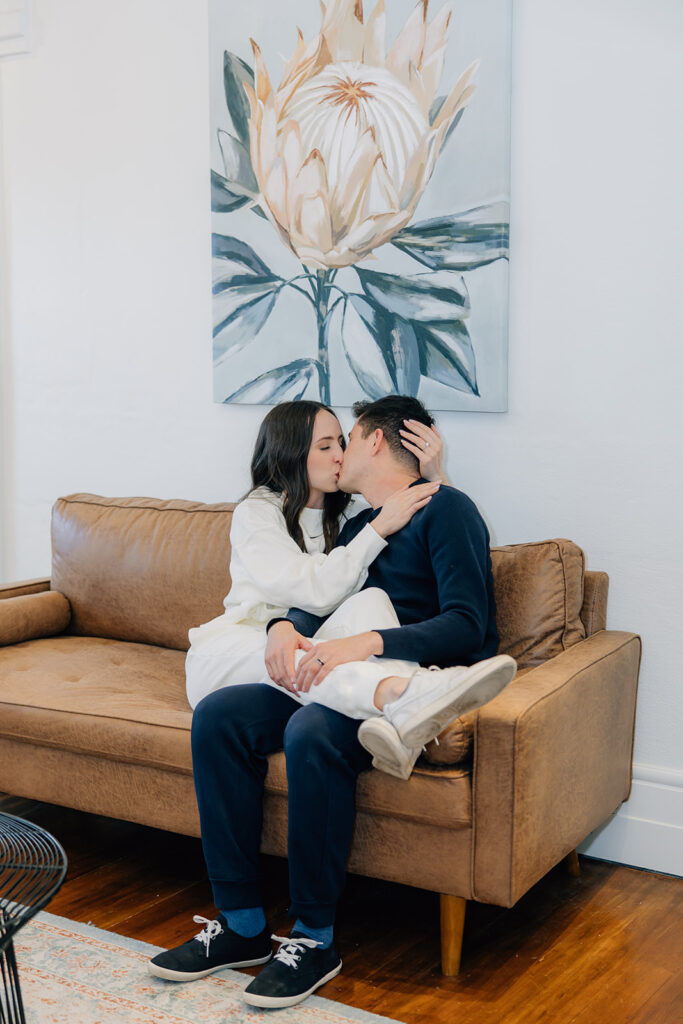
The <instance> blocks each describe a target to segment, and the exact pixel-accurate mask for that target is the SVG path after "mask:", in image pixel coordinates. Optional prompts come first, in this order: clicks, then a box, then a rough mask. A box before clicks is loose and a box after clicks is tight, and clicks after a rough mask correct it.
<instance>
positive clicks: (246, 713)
mask: <svg viewBox="0 0 683 1024" xmlns="http://www.w3.org/2000/svg"><path fill="white" fill-rule="evenodd" d="M358 725H359V723H358V721H357V720H356V719H353V718H348V717H347V716H346V715H342V714H340V713H339V712H338V711H332V710H331V709H330V708H325V707H322V706H321V705H319V704H309V705H307V706H306V707H303V706H302V705H301V704H299V702H298V701H296V700H294V699H293V698H292V697H290V696H289V694H288V693H287V691H286V690H279V689H276V688H275V687H273V686H268V685H267V684H265V683H247V684H245V685H244V686H226V687H224V688H223V689H221V690H216V691H215V692H214V693H210V694H209V695H208V696H207V697H205V698H204V699H203V700H202V701H200V703H199V704H198V705H197V707H196V708H195V712H194V717H193V719H192V762H193V766H194V780H195V789H196V792H197V802H198V804H199V816H200V820H201V826H202V843H203V847H204V858H205V860H206V865H207V868H208V872H209V878H210V880H211V885H212V888H213V897H214V902H215V904H216V906H217V907H218V908H219V909H220V910H239V909H243V908H246V907H258V906H262V903H263V898H262V892H261V877H260V869H259V845H260V839H261V823H262V816H263V784H264V780H265V777H266V771H267V768H268V761H267V755H268V754H270V753H272V752H273V751H274V750H280V749H282V748H284V751H285V757H286V760H287V785H288V790H289V828H288V858H289V881H290V897H291V907H290V914H291V915H292V917H295V918H296V917H299V918H301V920H302V921H303V922H304V923H305V924H307V925H309V926H310V927H312V928H324V927H326V926H328V925H331V924H333V923H334V917H335V911H336V907H337V902H338V900H339V897H340V894H341V891H342V888H343V885H344V878H345V871H346V860H347V857H348V853H349V847H350V845H351V835H352V832H353V822H354V817H355V793H356V779H357V778H358V774H359V773H360V772H361V771H363V770H364V769H366V768H369V767H370V765H371V763H372V758H371V755H370V754H368V752H367V751H366V750H364V749H363V747H361V745H360V743H359V742H358V738H357V734H358Z"/></svg>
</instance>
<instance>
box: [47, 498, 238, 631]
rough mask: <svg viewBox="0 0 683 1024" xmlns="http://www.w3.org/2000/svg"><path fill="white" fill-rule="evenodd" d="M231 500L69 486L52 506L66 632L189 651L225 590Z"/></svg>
mask: <svg viewBox="0 0 683 1024" xmlns="http://www.w3.org/2000/svg"><path fill="white" fill-rule="evenodd" d="M234 507H235V506H234V504H220V505H202V504H200V503H198V502H191V501H160V500H157V499H153V498H102V497H99V496H98V495H95V494H71V495H69V496H68V497H65V498H60V499H59V500H58V501H57V502H56V504H55V506H54V508H53V510H52V589H53V590H59V591H61V593H62V594H64V595H65V597H67V598H68V599H69V602H70V604H71V626H70V629H69V632H71V633H74V634H76V635H78V636H100V637H109V638H113V639H116V640H129V641H132V642H137V643H146V644H157V645H158V646H160V647H170V648H175V649H176V650H187V647H188V639H187V632H188V630H189V629H190V628H191V627H192V626H198V625H200V624H201V623H202V622H207V621H208V620H209V619H212V618H214V617H215V616H216V615H220V614H221V612H222V611H223V603H222V602H223V598H224V597H225V595H226V594H227V592H228V590H229V589H230V571H229V568H230V523H231V520H232V509H233V508H234Z"/></svg>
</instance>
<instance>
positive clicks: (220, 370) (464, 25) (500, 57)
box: [207, 0, 511, 412]
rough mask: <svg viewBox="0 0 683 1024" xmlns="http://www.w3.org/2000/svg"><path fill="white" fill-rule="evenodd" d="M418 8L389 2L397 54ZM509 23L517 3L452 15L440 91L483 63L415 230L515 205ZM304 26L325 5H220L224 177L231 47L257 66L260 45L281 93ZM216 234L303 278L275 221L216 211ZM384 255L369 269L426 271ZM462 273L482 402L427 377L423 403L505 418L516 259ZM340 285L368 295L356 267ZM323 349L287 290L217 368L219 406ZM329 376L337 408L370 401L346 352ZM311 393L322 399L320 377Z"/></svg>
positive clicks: (307, 33) (494, 1) (304, 308)
mask: <svg viewBox="0 0 683 1024" xmlns="http://www.w3.org/2000/svg"><path fill="white" fill-rule="evenodd" d="M365 6H366V17H367V12H368V11H370V10H371V9H372V0H370V3H368V0H366V4H365ZM414 6H415V4H414V2H413V0H387V51H388V50H389V49H390V48H391V45H392V43H393V41H394V39H395V38H396V35H397V34H398V32H399V31H400V29H401V27H402V26H403V25H404V24H405V22H406V20H407V18H408V17H409V15H410V14H411V12H412V11H413V9H414ZM442 6H443V5H442V3H440V2H439V0H436V2H435V0H432V3H431V4H430V11H429V20H431V19H432V18H433V17H434V16H435V15H436V14H437V12H438V11H439V10H440V9H441V7H442ZM510 23H511V0H459V2H458V3H457V7H456V9H454V11H453V16H452V18H451V23H450V27H449V32H448V47H447V51H446V60H445V66H444V73H443V76H442V79H441V83H440V86H439V89H438V94H439V95H442V94H448V93H449V92H450V90H451V89H452V87H453V85H454V84H455V82H456V81H457V79H458V77H459V76H460V74H461V73H462V72H463V71H464V70H465V68H466V67H468V66H469V64H470V63H471V62H472V61H473V60H475V59H476V58H480V59H481V65H480V68H479V70H478V72H477V75H476V78H475V82H476V85H477V90H476V92H475V94H474V96H473V97H472V99H471V100H470V102H469V104H468V106H467V108H466V110H465V112H464V115H463V117H462V119H461V121H460V123H459V124H458V126H457V128H456V130H455V132H454V133H453V135H452V137H451V139H450V140H449V142H448V143H447V145H446V146H445V147H444V149H443V150H442V152H441V155H440V157H439V159H438V161H437V163H436V167H435V170H434V173H433V175H432V178H431V180H430V182H429V184H428V186H427V188H426V190H425V193H424V195H423V196H422V199H421V200H420V203H419V205H418V208H417V211H416V213H415V215H414V217H413V220H412V222H411V223H415V222H416V221H423V220H426V219H427V218H430V217H435V216H437V215H444V214H450V213H455V212H458V211H461V210H465V209H467V208H469V207H473V206H479V205H482V204H485V203H489V202H492V201H495V200H498V199H508V198H509V149H510V144H509V123H510V117H509V105H510ZM297 26H298V27H300V28H301V29H302V31H303V33H304V37H305V39H306V42H309V41H310V39H311V38H312V37H313V36H314V35H315V34H316V33H317V32H318V31H319V28H320V8H319V6H318V3H317V2H316V0H292V2H290V3H287V4H283V5H280V4H273V3H272V0H250V2H249V3H248V4H244V5H236V4H234V3H232V2H231V0H210V69H211V71H210V75H211V126H212V139H211V166H212V168H214V169H216V170H218V171H222V166H223V163H222V157H221V152H220V149H219V146H218V141H217V137H216V130H217V129H219V128H221V129H224V130H227V131H232V127H231V121H230V115H229V114H228V110H227V106H226V103H225V94H224V86H223V52H224V50H226V49H227V50H230V51H232V52H233V53H235V54H237V56H239V57H241V58H242V59H243V60H244V61H245V62H246V63H247V64H249V65H250V66H252V67H253V55H252V51H251V46H250V43H249V39H250V37H251V38H253V39H254V40H255V41H256V42H257V43H258V45H259V46H260V48H261V50H262V52H263V56H264V59H265V62H266V66H267V68H268V72H269V74H270V77H271V81H272V82H273V85H274V86H277V83H278V82H279V79H280V76H281V73H282V69H283V67H284V61H285V60H288V59H289V58H290V57H291V55H292V53H293V50H294V47H295V43H296V28H297ZM212 230H213V231H214V232H216V233H218V234H223V235H233V236H235V237H237V238H240V239H242V240H244V241H245V242H247V243H248V244H249V245H250V246H252V248H253V249H254V250H255V251H256V252H257V253H258V255H259V256H260V257H261V259H263V260H264V262H265V263H266V264H267V265H268V266H269V268H270V269H271V270H273V271H274V272H275V273H277V274H280V275H282V276H283V277H285V278H287V277H292V276H294V275H295V274H297V273H299V272H300V271H301V264H300V262H299V261H298V260H297V258H296V256H294V254H293V253H291V252H290V251H289V250H288V249H287V248H286V247H285V246H284V245H283V244H282V242H281V241H280V239H279V238H278V236H277V235H276V233H275V230H274V229H273V227H272V226H271V225H270V223H269V222H268V221H266V220H263V219H262V218H260V217H258V216H256V214H254V213H253V212H251V211H249V210H245V209H241V210H238V211H236V212H234V213H212ZM207 244H208V240H207ZM375 256H376V259H374V260H373V259H370V260H365V261H364V262H363V263H362V264H361V266H365V267H367V268H368V269H373V270H380V271H382V272H388V273H397V274H415V273H420V272H424V271H425V270H426V269H427V268H425V267H423V266H421V265H420V264H419V263H417V262H416V261H415V260H414V259H412V258H411V257H409V256H407V255H405V254H403V253H401V252H399V250H398V249H396V248H395V247H394V246H392V245H391V244H387V245H384V246H382V247H381V248H379V249H377V250H375ZM464 277H465V281H466V284H467V287H468V289H469V292H470V298H471V304H472V310H471V314H470V316H469V318H468V320H467V323H468V327H469V331H470V335H471V338H472V343H473V346H474V350H475V353H476V361H477V379H478V384H479V391H480V395H479V397H477V396H475V395H470V394H465V393H463V392H461V391H457V390H455V389H453V388H449V387H447V386H445V385H443V384H440V383H438V382H436V381H431V380H425V379H424V378H423V379H422V383H421V385H420V391H419V397H420V398H421V399H422V400H423V401H424V402H425V404H426V405H427V406H428V407H429V408H431V409H434V410H439V409H454V410H471V411H480V412H485V411H504V410H505V409H506V408H507V321H508V261H507V260H505V259H499V260H496V261H495V262H493V263H491V264H489V265H488V266H485V267H481V268H478V269H476V270H473V271H469V272H466V273H465V274H464ZM336 283H337V284H338V285H340V286H341V287H343V288H347V289H348V290H349V291H356V292H360V291H361V288H360V285H359V283H358V278H357V276H356V274H355V272H354V271H353V270H352V269H346V270H343V271H341V272H340V273H339V275H338V276H337V279H336ZM207 287H208V282H207ZM316 349H317V337H316V327H315V317H314V313H313V309H312V307H311V306H310V304H309V303H308V302H306V300H305V299H304V298H303V297H302V296H301V295H298V294H297V293H296V292H295V291H294V290H292V289H283V291H282V292H281V293H280V295H279V297H278V299H277V302H276V305H275V308H274V309H273V312H272V313H271V315H270V317H269V319H268V320H267V322H266V324H265V325H264V327H263V328H262V329H261V331H260V332H259V333H258V334H257V335H256V337H254V338H253V339H252V340H251V341H249V343H248V344H247V345H246V346H245V347H244V348H243V349H242V350H241V351H239V352H237V353H235V354H234V355H232V356H230V357H229V358H228V359H226V360H225V361H224V362H223V363H222V364H221V365H220V366H219V367H217V368H216V369H215V370H214V394H215V398H216V400H217V401H222V400H223V399H224V397H225V396H226V395H229V394H231V393H232V392H234V391H235V390H237V388H239V387H240V386H241V385H243V384H245V383H247V382H248V381H250V380H253V379H254V378H255V377H257V376H258V375H259V374H261V373H264V372H265V371H267V370H270V369H272V368H273V367H275V366H281V365H283V364H285V363H288V362H289V361H291V360H293V359H298V358H306V357H314V356H315V355H316ZM330 376H331V397H332V403H333V404H334V405H337V406H349V405H351V404H352V403H353V402H354V401H356V400H357V399H359V398H364V397H366V396H365V395H364V394H363V392H362V390H361V388H360V385H359V384H358V382H357V380H356V378H355V377H354V375H353V372H352V371H351V369H350V367H349V366H348V363H347V362H346V358H345V356H344V353H343V351H342V350H341V348H340V347H336V346H333V347H332V348H331V350H330ZM304 397H306V398H315V399H317V398H318V397H319V396H318V386H317V378H316V376H315V375H314V376H313V378H312V379H311V382H310V384H309V386H308V388H307V391H306V393H305V395H304Z"/></svg>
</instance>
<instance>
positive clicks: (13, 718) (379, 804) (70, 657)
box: [0, 636, 472, 829]
mask: <svg viewBox="0 0 683 1024" xmlns="http://www.w3.org/2000/svg"><path fill="white" fill-rule="evenodd" d="M184 660H185V659H184V655H183V653H182V652H180V651H173V650H167V649H163V648H158V647H152V646H150V645H147V644H130V643H125V642H122V641H117V640H109V639H103V638H95V637H75V636H61V637H54V638H49V639H45V640H31V641H28V642H27V643H23V644H16V645H15V646H13V647H4V648H0V737H3V738H8V739H13V740H20V741H23V742H26V743H32V744H36V745H38V746H43V747H52V748H63V749H65V750H69V751H73V752H75V753H81V754H89V755H95V756H98V757H102V758H105V759H107V760H110V761H123V762H127V763H129V764H137V765H145V766H149V767H154V768H164V769H168V770H171V771H176V772H181V773H184V774H190V773H191V771H192V755H191V750H190V725H191V721H192V712H191V710H190V708H189V705H188V703H187V699H186V696H185V671H184ZM286 785H287V783H286V773H285V764H284V754H282V753H281V752H279V753H276V754H274V755H273V756H272V757H271V758H270V764H269V772H268V777H267V779H266V789H267V790H268V791H269V792H272V793H276V794H282V793H284V792H286ZM471 796H472V794H471V780H470V773H469V770H465V769H459V768H450V769H436V768H430V767H428V766H426V767H422V768H419V769H416V771H415V772H414V773H413V776H412V778H411V779H410V780H409V781H408V782H404V781H402V780H400V779H395V778H393V777H392V776H389V775H385V774H383V773H382V772H378V771H374V770H373V771H369V772H364V773H363V774H362V776H361V778H360V779H359V782H358V791H357V806H358V808H359V809H361V810H364V811H367V812H370V813H374V814H381V815H388V816H391V817H401V818H405V819H408V820H413V821H419V822H422V823H424V824H430V825H441V826H442V827H445V828H453V829H455V828H464V827H468V826H469V824H470V823H471V818H472V799H471Z"/></svg>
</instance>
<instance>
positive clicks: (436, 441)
mask: <svg viewBox="0 0 683 1024" xmlns="http://www.w3.org/2000/svg"><path fill="white" fill-rule="evenodd" d="M403 422H404V423H405V425H406V429H405V430H400V431H399V433H400V435H401V444H402V445H403V447H404V448H407V449H408V451H409V452H412V454H413V455H415V456H416V458H417V460H418V462H419V463H420V473H421V474H422V476H423V477H424V478H425V479H426V480H440V481H441V482H442V483H444V484H447V483H448V477H447V476H446V473H445V471H444V469H443V467H442V465H441V459H442V457H443V441H442V440H441V435H440V434H439V431H438V430H437V429H436V427H435V426H431V427H428V426H426V425H425V424H424V423H420V421H419V420H404V421H403Z"/></svg>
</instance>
